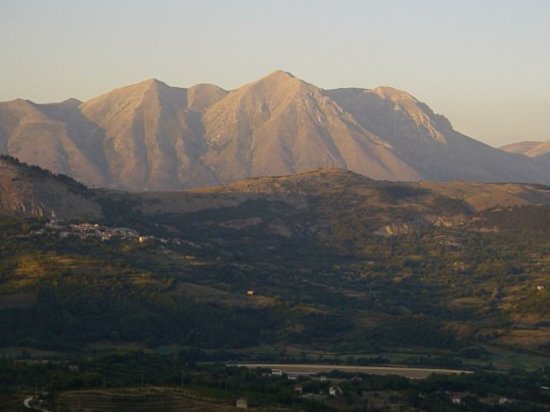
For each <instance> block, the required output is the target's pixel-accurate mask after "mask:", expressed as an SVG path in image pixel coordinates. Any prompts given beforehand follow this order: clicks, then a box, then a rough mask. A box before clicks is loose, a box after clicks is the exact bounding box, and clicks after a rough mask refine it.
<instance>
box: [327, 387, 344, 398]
mask: <svg viewBox="0 0 550 412" xmlns="http://www.w3.org/2000/svg"><path fill="white" fill-rule="evenodd" d="M343 393H344V391H343V390H342V388H340V387H339V386H331V387H330V388H328V394H329V396H333V397H337V396H341V395H342V394H343Z"/></svg>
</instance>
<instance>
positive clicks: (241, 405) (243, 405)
mask: <svg viewBox="0 0 550 412" xmlns="http://www.w3.org/2000/svg"><path fill="white" fill-rule="evenodd" d="M235 407H236V408H237V409H248V401H247V400H246V399H245V398H239V399H237V402H236V404H235Z"/></svg>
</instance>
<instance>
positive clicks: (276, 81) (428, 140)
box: [0, 70, 550, 191]
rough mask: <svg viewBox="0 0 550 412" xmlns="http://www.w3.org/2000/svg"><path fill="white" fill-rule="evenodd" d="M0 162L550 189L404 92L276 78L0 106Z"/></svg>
mask: <svg viewBox="0 0 550 412" xmlns="http://www.w3.org/2000/svg"><path fill="white" fill-rule="evenodd" d="M0 153H3V154H9V155H11V156H14V157H16V158H18V159H20V160H21V161H23V162H26V163H28V164H31V165H38V166H41V167H43V168H46V169H48V170H50V171H52V172H54V173H63V174H66V175H68V176H71V177H73V178H75V179H76V180H78V181H80V182H82V183H85V184H86V185H89V186H92V187H109V188H116V189H123V190H130V191H142V190H174V189H187V188H193V187H200V186H213V185H219V184H226V183H230V182H233V181H237V180H239V179H243V178H248V177H256V176H277V175H288V174H293V173H296V172H301V171H305V170H309V169H313V168H320V167H336V168H341V169H346V170H350V171H354V172H357V173H359V174H362V175H365V176H368V177H371V178H375V179H383V180H393V181H418V180H435V181H449V180H470V181H480V182H533V183H543V184H549V183H550V173H549V171H550V166H549V163H548V162H544V161H540V159H538V158H532V157H528V156H525V155H524V154H523V153H518V152H517V151H516V150H508V151H505V150H499V149H495V148H492V147H490V146H488V145H486V144H483V143H481V142H479V141H476V140H474V139H472V138H470V137H467V136H465V135H463V134H461V133H459V132H457V131H455V130H454V129H453V127H452V126H451V123H450V122H449V121H448V120H447V119H446V118H445V117H443V116H441V115H438V114H435V113H434V112H433V111H432V110H431V109H430V108H429V107H428V106H427V105H426V104H424V103H422V102H420V101H418V100H417V99H416V98H414V97H413V96H411V95H410V94H408V93H407V92H404V91H400V90H396V89H393V88H390V87H379V88H376V89H373V90H366V89H358V88H344V89H336V90H324V89H320V88H318V87H316V86H314V85H312V84H310V83H307V82H305V81H303V80H300V79H298V78H296V77H294V76H293V75H291V74H289V73H287V72H284V71H280V70H279V71H276V72H274V73H271V74H269V75H268V76H266V77H264V78H262V79H260V80H258V81H255V82H252V83H249V84H246V85H244V86H242V87H239V88H237V89H235V90H232V91H227V90H224V89H222V88H220V87H218V86H214V85H210V84H199V85H196V86H192V87H190V88H187V89H184V88H178V87H171V86H168V85H167V84H165V83H163V82H161V81H158V80H154V79H152V80H147V81H144V82H141V83H138V84H135V85H130V86H126V87H122V88H119V89H115V90H113V91H111V92H108V93H106V94H103V95H101V96H98V97H95V98H92V99H90V100H88V101H85V102H80V101H78V100H76V99H69V100H66V101H64V102H61V103H52V104H37V103H33V102H31V101H28V100H21V99H18V100H15V101H10V102H2V103H0Z"/></svg>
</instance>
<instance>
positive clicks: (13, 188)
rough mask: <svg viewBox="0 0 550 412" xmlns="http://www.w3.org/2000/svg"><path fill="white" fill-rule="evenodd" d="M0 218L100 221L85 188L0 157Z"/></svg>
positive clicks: (96, 209) (96, 208)
mask: <svg viewBox="0 0 550 412" xmlns="http://www.w3.org/2000/svg"><path fill="white" fill-rule="evenodd" d="M0 215H3V216H21V217H35V218H60V219H68V220H71V219H90V220H99V219H102V217H103V213H102V210H101V207H100V205H99V204H98V203H97V202H96V201H94V200H93V199H92V194H91V192H90V191H89V190H88V189H87V188H86V187H85V186H83V185H81V184H80V183H77V182H75V181H74V180H72V179H70V178H68V177H66V176H55V175H52V174H51V173H50V172H48V171H46V170H43V169H40V168H38V167H29V166H27V165H25V164H21V163H20V162H19V161H17V160H16V159H13V158H11V157H7V156H0Z"/></svg>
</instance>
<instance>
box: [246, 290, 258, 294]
mask: <svg viewBox="0 0 550 412" xmlns="http://www.w3.org/2000/svg"><path fill="white" fill-rule="evenodd" d="M255 294H256V293H255V292H254V291H253V290H252V289H249V290H247V291H246V296H254V295H255Z"/></svg>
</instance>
